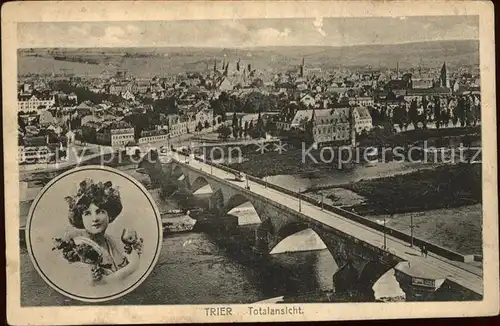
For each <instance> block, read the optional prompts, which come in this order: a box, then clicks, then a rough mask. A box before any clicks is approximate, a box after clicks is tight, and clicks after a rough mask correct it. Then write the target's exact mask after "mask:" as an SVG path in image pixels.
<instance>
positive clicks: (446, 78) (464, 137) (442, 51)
mask: <svg viewBox="0 0 500 326" xmlns="http://www.w3.org/2000/svg"><path fill="white" fill-rule="evenodd" d="M45 25H50V26H49V27H45ZM360 26H364V27H363V30H362V31H360V30H359V27H360ZM421 26H423V27H421ZM35 31H37V32H38V33H39V34H36V33H35ZM145 31H151V32H154V33H150V34H155V35H156V34H159V35H163V37H164V39H162V40H167V41H168V42H167V41H165V42H164V43H162V42H163V41H161V40H160V39H161V38H159V39H158V40H156V41H151V40H150V41H151V42H149V43H147V42H144V43H141V42H142V41H140V40H144V39H146V38H151V37H155V36H151V35H145ZM179 31H185V32H183V33H180V32H179ZM192 31H195V32H192ZM445 31H446V32H445ZM19 33H20V39H23V35H30V38H27V37H26V39H25V42H24V43H23V45H24V46H23V48H21V49H19V50H18V58H17V60H18V96H17V98H18V102H17V105H18V107H17V110H18V111H17V112H18V120H17V121H18V158H19V175H20V180H19V183H20V203H19V204H20V225H19V227H20V233H19V234H20V242H21V243H20V246H21V304H22V305H24V306H47V305H77V304H83V303H81V302H78V301H75V300H72V299H69V298H66V297H65V296H63V295H61V294H59V293H58V292H57V291H55V290H53V289H52V288H51V287H50V286H49V285H47V284H46V283H45V282H44V281H43V279H42V278H41V277H40V276H39V275H38V274H37V271H36V270H35V268H34V267H33V265H32V262H31V261H30V257H29V255H28V253H27V250H26V243H25V241H24V228H25V226H26V220H27V218H28V214H29V210H30V207H31V204H32V203H33V201H34V199H35V198H36V196H37V195H38V194H39V193H40V190H41V189H42V188H43V187H44V186H45V185H46V184H47V183H48V182H49V181H50V180H51V179H53V178H54V177H56V176H58V175H60V174H61V173H63V172H65V171H68V170H70V169H72V168H74V167H77V166H84V165H105V166H109V167H113V168H116V169H119V170H121V171H123V172H125V173H127V174H129V175H130V176H132V177H133V178H135V179H136V180H138V181H140V182H141V183H142V184H144V185H145V186H146V188H147V189H148V191H149V193H150V194H151V196H152V197H153V198H154V201H155V203H156V205H157V206H158V208H159V210H160V212H161V215H162V224H163V231H164V233H163V244H162V252H161V255H160V258H159V260H158V262H157V265H156V267H155V268H154V269H153V271H152V273H151V274H150V275H149V276H148V278H147V279H146V280H145V281H144V283H142V284H141V285H140V286H139V287H137V288H136V289H135V290H134V291H132V292H131V293H129V294H127V295H125V296H123V297H121V298H119V299H116V300H112V301H109V303H110V304H210V303H257V302H270V303H280V302H284V303H292V302H304V303H307V302H332V303H335V302H360V301H361V302H389V301H390V302H394V301H438V300H439V301H446V300H451V301H456V300H480V299H481V298H482V293H483V283H482V218H483V216H482V204H481V202H482V181H481V180H482V179H481V168H482V166H481V109H482V108H481V88H480V69H479V39H478V38H479V32H478V19H477V17H473V16H470V17H469V16H456V17H400V18H342V19H340V18H317V19H280V20H278V19H274V20H267V19H266V20H264V19H261V20H248V21H246V20H241V21H199V22H196V21H179V22H168V23H167V22H124V23H105V22H102V23H100V22H93V23H47V24H45V23H25V24H21V25H20V32H19ZM23 33H24V34H23ZM44 33H46V34H44ZM58 33H59V34H58ZM64 33H67V34H64ZM176 33H177V34H178V35H176ZM404 33H406V34H405V35H404V36H402V34H404ZM49 34H50V35H52V38H53V39H57V38H58V35H68V39H69V40H68V42H70V43H71V42H75V43H74V44H69V45H68V46H67V47H60V46H56V44H55V43H54V44H52V43H50V41H49V39H50V38H46V36H47V35H49ZM167 34H168V35H167ZM32 35H39V38H35V37H33V36H32ZM339 35H341V36H339ZM375 35H377V36H375ZM436 36H439V37H436ZM73 40H78V43H77V42H76V41H73ZM97 40H104V41H103V42H108V43H106V46H105V45H104V43H102V44H100V43H99V42H98V41H97ZM57 209H58V208H55V212H57Z"/></svg>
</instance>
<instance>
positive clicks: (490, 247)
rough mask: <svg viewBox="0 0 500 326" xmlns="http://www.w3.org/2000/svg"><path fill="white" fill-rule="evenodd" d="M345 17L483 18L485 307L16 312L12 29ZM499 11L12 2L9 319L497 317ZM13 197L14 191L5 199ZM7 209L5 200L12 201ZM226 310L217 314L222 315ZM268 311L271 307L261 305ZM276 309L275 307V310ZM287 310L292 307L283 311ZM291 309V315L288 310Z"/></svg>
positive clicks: (473, 5)
mask: <svg viewBox="0 0 500 326" xmlns="http://www.w3.org/2000/svg"><path fill="white" fill-rule="evenodd" d="M318 13H320V16H323V17H339V16H343V17H344V16H345V17H348V16H356V17H367V16H426V15H428V16H429V15H465V14H466V15H479V17H480V20H479V23H480V63H481V94H482V107H483V110H482V135H483V145H482V146H483V152H482V153H483V196H484V199H483V259H484V267H483V270H484V284H485V286H484V300H483V301H480V302H440V303H438V302H423V303H417V302H411V303H410V302H405V303H337V304H331V303H330V304H301V306H302V307H303V309H304V310H305V314H304V315H287V316H275V315H274V316H273V315H271V316H254V315H249V314H248V307H249V305H230V306H231V307H232V309H233V315H232V316H219V317H207V316H206V314H205V311H204V309H203V308H205V307H210V306H195V305H182V306H181V305H177V306H173V305H170V306H167V305H158V306H140V307H139V306H113V307H111V306H105V307H102V306H101V307H97V306H92V307H45V308H22V307H20V306H19V302H20V299H19V295H20V293H19V291H20V290H19V282H20V280H19V245H18V243H19V242H18V240H19V239H18V233H19V232H13V231H12V230H17V228H18V225H19V224H18V219H19V206H18V202H19V200H18V199H19V198H18V197H17V196H18V195H19V191H18V180H19V179H18V166H17V154H16V153H17V143H16V137H15V135H16V132H17V130H16V124H15V123H10V122H14V121H16V120H15V119H16V112H17V109H16V108H17V105H16V100H17V99H16V82H15V81H16V78H17V73H16V67H17V58H16V55H17V54H16V47H17V46H16V44H17V43H16V22H22V21H25V22H26V21H31V22H33V21H107V20H109V21H133V20H179V19H233V18H240V19H244V18H271V17H274V18H285V17H290V18H291V17H301V18H305V17H311V18H312V17H315V16H317V15H318ZM493 27H494V10H493V3H491V2H486V1H456V2H451V1H383V2H382V1H381V2H378V1H371V2H370V1H352V2H329V1H310V2H303V1H293V2H291V1H290V2H286V1H279V2H268V1H255V2H248V1H241V2H218V1H217V2H168V3H164V2H159V1H158V2H157V1H154V2H73V3H67V2H45V1H44V2H10V3H7V4H6V5H4V6H3V8H2V49H3V50H2V51H3V52H2V67H3V99H4V103H3V105H4V107H3V110H4V111H3V113H4V114H3V117H4V126H3V127H4V162H5V185H6V192H5V193H6V194H8V196H9V197H8V200H6V201H5V203H6V242H7V243H6V244H7V316H8V321H9V322H10V323H13V324H27V323H35V324H41V325H42V324H43V325H48V324H88V323H99V324H104V323H125V322H126V323H134V324H135V323H160V322H169V323H181V322H237V321H245V322H252V321H254V322H255V321H304V320H309V321H311V320H359V319H387V318H417V317H452V316H482V315H495V314H498V312H499V279H498V275H499V268H498V265H499V262H498V196H497V160H496V153H497V147H496V101H495V61H494V58H495V57H494V52H495V51H494V44H495V43H494V42H495V40H494V32H493ZM9 190H10V191H9ZM6 199H7V198H6ZM216 306H217V307H220V306H221V305H216ZM262 306H266V305H262ZM271 306H274V305H271ZM285 306H286V305H285ZM288 306H292V305H288Z"/></svg>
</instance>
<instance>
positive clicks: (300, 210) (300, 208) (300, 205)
mask: <svg viewBox="0 0 500 326" xmlns="http://www.w3.org/2000/svg"><path fill="white" fill-rule="evenodd" d="M299 212H302V202H301V200H300V189H299Z"/></svg>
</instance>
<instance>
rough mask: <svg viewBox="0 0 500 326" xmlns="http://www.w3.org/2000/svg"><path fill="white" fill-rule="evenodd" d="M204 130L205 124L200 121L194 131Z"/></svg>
mask: <svg viewBox="0 0 500 326" xmlns="http://www.w3.org/2000/svg"><path fill="white" fill-rule="evenodd" d="M202 130H203V125H202V124H201V121H198V124H197V125H196V129H195V130H194V131H197V132H199V131H202Z"/></svg>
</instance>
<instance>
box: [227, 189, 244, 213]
mask: <svg viewBox="0 0 500 326" xmlns="http://www.w3.org/2000/svg"><path fill="white" fill-rule="evenodd" d="M246 202H250V203H251V201H250V199H248V198H247V197H246V196H245V195H243V194H241V193H237V194H234V195H232V196H231V197H229V198H228V199H227V201H226V198H224V213H226V214H227V213H228V212H229V211H231V210H232V209H233V208H235V207H238V206H240V205H242V204H244V203H246Z"/></svg>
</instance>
